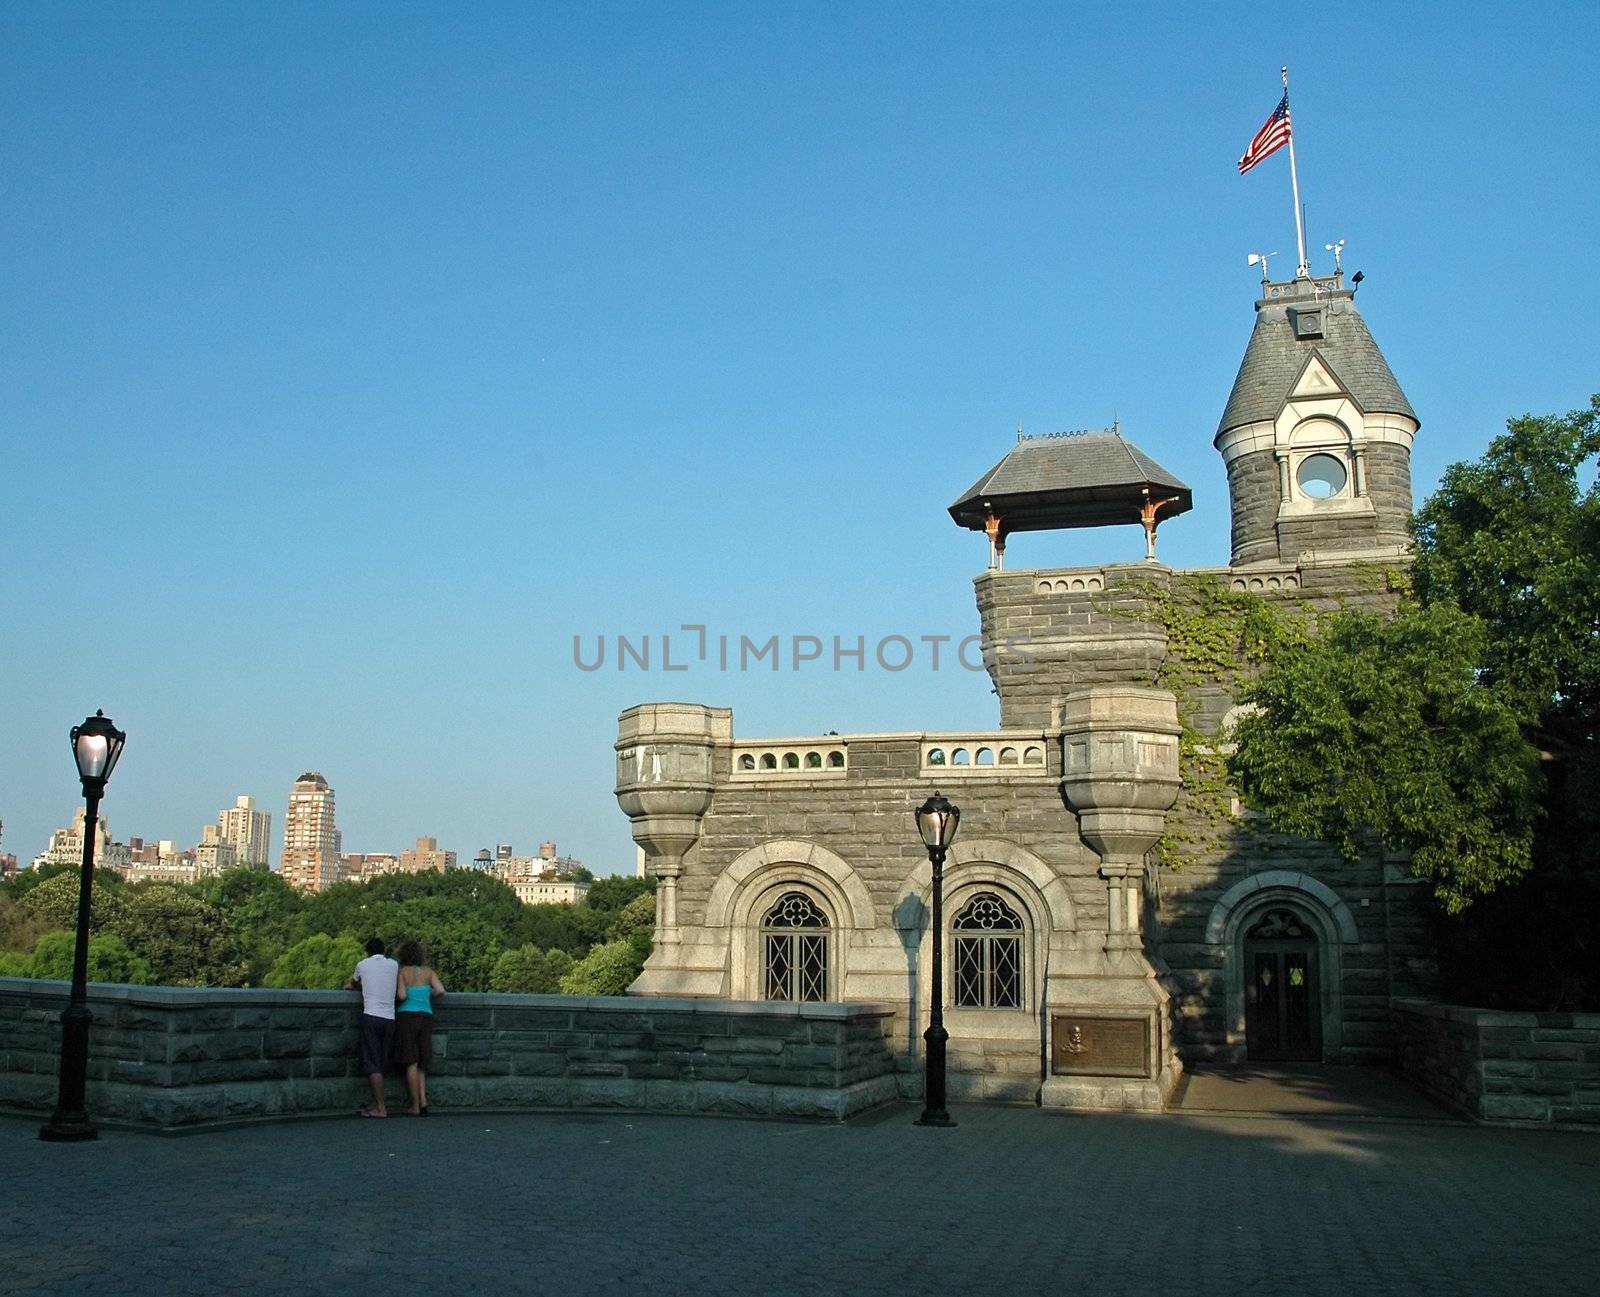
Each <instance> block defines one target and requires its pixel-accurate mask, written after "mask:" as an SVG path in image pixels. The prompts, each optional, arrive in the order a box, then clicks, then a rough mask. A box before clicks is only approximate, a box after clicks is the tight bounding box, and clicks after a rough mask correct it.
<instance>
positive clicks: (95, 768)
mask: <svg viewBox="0 0 1600 1297" xmlns="http://www.w3.org/2000/svg"><path fill="white" fill-rule="evenodd" d="M127 741H128V736H127V735H126V734H124V733H123V732H122V731H121V730H119V729H118V728H117V727H116V726H115V725H113V724H112V723H111V722H110V721H109V720H107V719H106V714H105V712H103V711H97V712H95V714H94V715H93V716H91V717H89V718H88V719H87V720H86V721H84V723H83V724H82V725H74V726H73V727H72V759H73V760H74V761H76V762H77V763H78V778H79V780H80V781H81V782H82V783H83V791H84V794H85V795H86V796H87V795H89V794H91V793H94V794H99V793H103V792H105V789H106V780H108V779H110V778H111V772H112V771H113V770H115V769H116V768H117V761H118V759H119V758H120V757H121V756H122V745H123V744H124V743H126V742H127Z"/></svg>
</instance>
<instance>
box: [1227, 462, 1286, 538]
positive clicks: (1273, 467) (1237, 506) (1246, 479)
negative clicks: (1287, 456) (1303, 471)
mask: <svg viewBox="0 0 1600 1297" xmlns="http://www.w3.org/2000/svg"><path fill="white" fill-rule="evenodd" d="M1228 499H1229V500H1230V501H1231V502H1232V505H1233V534H1232V542H1233V561H1234V562H1235V563H1259V562H1261V561H1263V560H1265V559H1275V558H1277V557H1278V541H1277V530H1276V528H1277V520H1278V503H1279V494H1278V461H1277V457H1276V456H1275V455H1274V454H1273V452H1272V451H1271V450H1261V451H1256V452H1255V453H1254V454H1250V455H1240V456H1239V457H1238V458H1237V459H1235V460H1233V461H1231V462H1230V463H1229V464H1228Z"/></svg>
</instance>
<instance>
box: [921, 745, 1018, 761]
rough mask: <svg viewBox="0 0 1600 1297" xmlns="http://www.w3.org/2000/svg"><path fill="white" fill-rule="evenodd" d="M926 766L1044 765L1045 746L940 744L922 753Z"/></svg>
mask: <svg viewBox="0 0 1600 1297" xmlns="http://www.w3.org/2000/svg"><path fill="white" fill-rule="evenodd" d="M922 764H923V765H924V766H944V765H951V766H996V765H998V766H1017V765H1023V766H1042V765H1043V764H1044V748H1042V747H1040V746H1039V745H1038V744H1029V745H1026V746H1023V747H1011V746H1003V747H991V746H988V745H984V746H981V747H976V748H969V747H952V748H948V749H947V748H944V747H938V746H932V747H928V748H926V749H925V750H924V752H923V754H922Z"/></svg>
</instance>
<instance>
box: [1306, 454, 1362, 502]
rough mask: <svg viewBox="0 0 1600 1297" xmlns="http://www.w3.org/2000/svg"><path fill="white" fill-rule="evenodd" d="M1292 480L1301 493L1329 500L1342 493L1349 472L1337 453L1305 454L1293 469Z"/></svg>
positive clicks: (1348, 477)
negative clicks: (1298, 464)
mask: <svg viewBox="0 0 1600 1297" xmlns="http://www.w3.org/2000/svg"><path fill="white" fill-rule="evenodd" d="M1294 480H1295V484H1296V485H1297V486H1298V487H1299V488H1300V491H1301V493H1302V494H1304V495H1308V496H1310V497H1311V498H1312V499H1313V500H1331V499H1333V497H1334V496H1336V495H1340V494H1342V493H1343V491H1344V489H1345V486H1346V485H1347V484H1348V483H1349V481H1350V473H1349V470H1348V469H1346V468H1345V465H1344V460H1343V459H1342V458H1340V457H1339V456H1337V455H1328V454H1316V455H1307V456H1306V457H1305V458H1304V459H1302V460H1301V461H1300V467H1299V468H1297V469H1296V470H1295V474H1294Z"/></svg>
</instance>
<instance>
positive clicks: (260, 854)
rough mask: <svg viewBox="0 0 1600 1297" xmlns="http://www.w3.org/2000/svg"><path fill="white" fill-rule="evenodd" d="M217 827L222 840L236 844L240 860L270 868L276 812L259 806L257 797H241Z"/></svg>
mask: <svg viewBox="0 0 1600 1297" xmlns="http://www.w3.org/2000/svg"><path fill="white" fill-rule="evenodd" d="M329 796H330V798H331V796H332V794H331V793H330V794H329ZM217 827H218V828H219V829H220V830H221V831H222V836H221V840H222V841H223V842H226V843H227V844H228V845H229V846H230V847H232V848H233V855H234V859H235V861H236V862H237V863H239V864H241V865H248V866H250V867H251V868H253V869H265V868H267V866H268V864H269V863H270V862H271V860H272V852H271V847H272V815H271V813H270V812H268V811H258V810H256V799H255V798H254V797H240V798H239V799H238V800H236V801H235V802H234V804H233V805H232V806H230V807H228V809H227V810H225V811H222V812H221V813H220V814H218V816H217Z"/></svg>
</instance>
